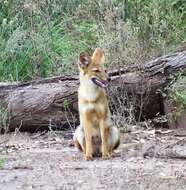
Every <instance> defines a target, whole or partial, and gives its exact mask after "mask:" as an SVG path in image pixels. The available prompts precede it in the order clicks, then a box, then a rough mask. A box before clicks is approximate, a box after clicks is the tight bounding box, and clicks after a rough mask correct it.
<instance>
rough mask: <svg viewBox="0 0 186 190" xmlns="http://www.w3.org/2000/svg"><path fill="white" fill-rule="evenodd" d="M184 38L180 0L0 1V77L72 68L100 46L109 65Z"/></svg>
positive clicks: (166, 48) (185, 8) (159, 51)
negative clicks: (80, 58)
mask: <svg viewBox="0 0 186 190" xmlns="http://www.w3.org/2000/svg"><path fill="white" fill-rule="evenodd" d="M185 43H186V1H185V0H96V1H94V0H33V1H31V0H5V1H3V0H1V1H0V81H26V80H32V79H35V78H40V77H48V76H53V75H65V74H73V73H76V72H77V71H76V66H75V62H76V60H77V57H78V54H79V53H80V52H81V51H88V52H91V51H92V50H93V49H94V48H95V47H98V46H99V47H102V48H103V49H104V50H105V52H106V56H107V65H108V67H109V69H112V68H113V66H114V68H116V67H120V66H122V65H127V64H134V63H142V62H144V61H147V60H148V59H151V58H153V57H155V56H160V55H163V54H165V53H167V52H173V51H176V50H178V49H179V48H180V47H181V46H184V44H185Z"/></svg>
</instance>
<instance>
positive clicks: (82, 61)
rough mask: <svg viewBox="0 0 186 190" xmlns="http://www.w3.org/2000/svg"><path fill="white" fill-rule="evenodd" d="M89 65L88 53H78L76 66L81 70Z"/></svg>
mask: <svg viewBox="0 0 186 190" xmlns="http://www.w3.org/2000/svg"><path fill="white" fill-rule="evenodd" d="M90 63H91V57H90V56H89V55H88V53H84V52H82V53H80V55H79V60H78V65H79V67H81V68H85V67H87V66H88V65H89V64H90Z"/></svg>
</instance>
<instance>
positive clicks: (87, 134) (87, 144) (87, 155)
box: [82, 117, 93, 160]
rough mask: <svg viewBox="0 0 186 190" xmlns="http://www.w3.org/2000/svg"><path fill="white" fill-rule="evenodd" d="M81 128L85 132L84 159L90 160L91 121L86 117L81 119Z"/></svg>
mask: <svg viewBox="0 0 186 190" xmlns="http://www.w3.org/2000/svg"><path fill="white" fill-rule="evenodd" d="M82 124H83V129H84V133H85V152H84V154H85V160H92V158H93V146H92V123H91V121H89V120H88V118H87V117H85V118H84V119H82Z"/></svg>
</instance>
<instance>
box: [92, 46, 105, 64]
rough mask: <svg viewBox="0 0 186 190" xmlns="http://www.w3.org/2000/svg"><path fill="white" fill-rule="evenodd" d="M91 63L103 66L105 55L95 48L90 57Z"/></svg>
mask: <svg viewBox="0 0 186 190" xmlns="http://www.w3.org/2000/svg"><path fill="white" fill-rule="evenodd" d="M92 62H94V63H96V64H103V63H104V62H105V54H104V51H103V50H102V49H101V48H96V49H95V51H94V53H93V55H92Z"/></svg>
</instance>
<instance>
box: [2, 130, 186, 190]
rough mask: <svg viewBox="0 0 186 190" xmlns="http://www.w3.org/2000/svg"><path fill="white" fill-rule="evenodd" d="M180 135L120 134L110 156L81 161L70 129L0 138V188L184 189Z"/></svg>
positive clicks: (185, 154)
mask: <svg viewBox="0 0 186 190" xmlns="http://www.w3.org/2000/svg"><path fill="white" fill-rule="evenodd" d="M184 134H185V133H184V132H183V131H181V132H180V133H179V134H177V133H175V132H174V131H170V130H165V131H158V130H157V131H155V130H153V129H146V130H139V129H135V130H133V131H131V132H130V133H122V135H121V145H120V147H119V149H118V150H117V151H116V152H115V154H114V155H113V158H112V159H109V160H102V159H101V158H95V159H94V160H93V161H84V159H83V156H82V154H81V153H80V152H79V151H78V150H76V148H75V147H73V143H72V140H71V137H72V134H71V132H68V131H67V132H65V133H64V132H57V131H52V132H40V133H35V134H28V133H20V132H16V133H15V132H14V133H11V134H6V135H1V136H0V190H20V189H21V190H30V189H38V190H53V189H54V190H76V189H78V190H89V189H91V190H93V189H96V190H97V189H101V190H102V189H103V190H104V189H106V190H111V189H116V190H117V189H118V190H120V189H124V190H138V189H139V190H146V189H149V190H159V189H161V190H186V143H185V141H186V140H185V138H186V137H185V135H184Z"/></svg>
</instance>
